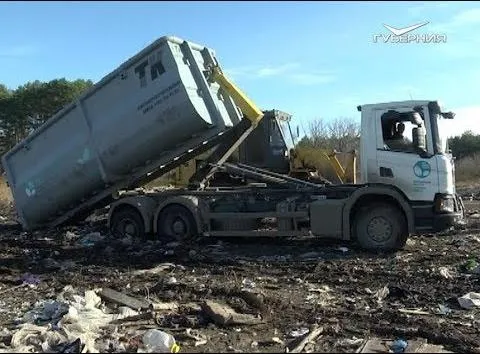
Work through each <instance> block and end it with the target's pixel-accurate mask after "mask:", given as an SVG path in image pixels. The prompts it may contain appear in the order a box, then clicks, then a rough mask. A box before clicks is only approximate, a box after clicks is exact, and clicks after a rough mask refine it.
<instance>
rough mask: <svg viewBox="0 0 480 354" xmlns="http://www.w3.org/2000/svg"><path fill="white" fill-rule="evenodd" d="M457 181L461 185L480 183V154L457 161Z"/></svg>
mask: <svg viewBox="0 0 480 354" xmlns="http://www.w3.org/2000/svg"><path fill="white" fill-rule="evenodd" d="M455 180H456V181H457V182H458V183H459V184H463V183H475V182H479V181H480V153H476V154H475V155H473V156H468V157H464V158H463V159H461V160H457V161H455Z"/></svg>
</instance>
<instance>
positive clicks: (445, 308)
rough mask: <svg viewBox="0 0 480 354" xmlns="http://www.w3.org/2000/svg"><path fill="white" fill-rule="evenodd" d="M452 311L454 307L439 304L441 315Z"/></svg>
mask: <svg viewBox="0 0 480 354" xmlns="http://www.w3.org/2000/svg"><path fill="white" fill-rule="evenodd" d="M451 312H452V309H451V308H449V307H448V306H445V305H441V304H440V305H438V314H440V315H449V314H450V313H451Z"/></svg>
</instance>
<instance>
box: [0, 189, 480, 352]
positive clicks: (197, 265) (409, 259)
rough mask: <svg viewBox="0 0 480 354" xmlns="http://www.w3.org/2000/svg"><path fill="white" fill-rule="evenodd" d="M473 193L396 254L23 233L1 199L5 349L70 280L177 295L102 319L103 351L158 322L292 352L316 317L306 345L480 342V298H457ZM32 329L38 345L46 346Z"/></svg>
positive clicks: (292, 243)
mask: <svg viewBox="0 0 480 354" xmlns="http://www.w3.org/2000/svg"><path fill="white" fill-rule="evenodd" d="M477 192H478V190H477V191H475V190H470V189H469V190H465V191H464V192H463V194H464V196H465V197H467V201H466V202H467V207H468V208H469V215H470V217H469V222H468V225H467V227H466V228H465V229H463V230H450V231H448V232H444V233H443V234H440V235H421V236H415V237H412V238H411V239H409V240H408V243H407V246H406V247H405V249H404V250H402V251H400V252H397V253H396V254H390V255H372V254H367V253H363V252H360V251H358V250H355V247H354V245H352V244H348V243H332V242H327V241H319V240H312V239H280V240H278V239H277V240H274V239H255V240H244V239H241V240H240V239H238V240H228V239H227V240H225V239H222V240H219V239H202V240H197V241H195V242H192V243H191V244H188V245H186V244H175V243H170V244H167V245H164V244H161V243H160V242H154V241H148V242H146V243H145V242H143V243H141V242H136V241H132V240H111V239H109V238H108V237H107V231H106V229H105V224H104V222H103V221H102V220H96V221H95V222H88V223H86V224H84V225H80V226H78V227H70V228H65V229H62V230H59V231H58V232H50V233H45V232H42V233H40V232H36V233H31V234H27V233H24V232H22V231H21V230H19V229H18V227H16V226H15V225H14V224H13V223H12V222H11V218H12V214H11V212H10V211H9V210H8V209H5V210H3V211H2V220H3V225H2V227H1V229H0V352H1V351H2V350H3V351H5V352H8V351H16V350H19V349H18V347H16V348H15V343H14V342H15V340H12V338H15V333H16V331H18V328H19V327H18V325H19V324H20V323H21V322H22V320H21V319H22V317H23V316H24V315H25V314H26V313H27V312H28V311H29V310H31V309H33V308H34V307H36V306H38V304H39V302H41V301H44V300H47V299H58V295H59V294H60V293H62V291H64V289H65V287H66V286H69V285H71V286H72V287H73V288H74V289H75V290H76V291H78V292H79V293H82V292H84V291H86V290H94V289H100V288H110V289H113V290H116V291H119V292H122V293H124V294H127V295H129V296H131V297H134V298H136V299H139V300H145V299H148V300H149V301H150V302H155V303H170V304H171V303H175V304H176V305H178V307H176V308H172V309H166V310H157V311H155V312H152V311H150V310H148V311H143V312H142V313H143V316H137V317H131V318H126V319H124V320H123V321H120V320H119V321H117V322H115V324H112V323H110V324H108V325H106V326H103V327H102V328H100V329H97V339H96V342H95V343H96V350H99V351H100V352H119V351H129V352H135V351H137V349H138V348H140V349H139V352H140V351H142V349H141V348H142V344H141V340H140V339H139V338H142V335H143V334H144V333H145V331H146V330H147V329H150V328H158V329H161V330H163V331H165V332H167V333H170V334H172V335H173V336H174V338H175V339H176V341H177V343H178V344H179V346H180V352H285V351H287V350H288V351H292V349H293V348H294V347H295V346H297V345H298V344H299V342H300V341H301V340H302V338H303V337H304V336H305V335H306V334H307V333H308V332H309V331H310V332H311V331H313V330H314V328H321V331H319V332H321V333H320V334H319V335H318V336H317V337H316V339H315V338H314V339H312V340H311V342H310V343H307V345H306V346H304V348H303V350H304V351H307V352H312V351H316V352H355V351H357V350H359V349H361V346H362V345H364V344H365V341H366V340H367V339H369V338H376V337H379V338H385V339H390V340H395V339H398V338H402V339H404V340H406V341H407V342H409V341H412V340H413V339H416V338H424V339H426V340H428V342H429V343H433V344H439V345H443V347H444V348H445V350H449V351H454V352H465V351H469V352H472V351H477V352H478V351H480V336H479V328H480V327H479V320H480V316H479V312H480V311H479V310H480V307H472V308H471V309H468V310H467V309H464V308H462V307H461V306H460V305H459V302H458V300H457V299H458V298H459V297H461V296H463V295H465V294H467V293H470V292H480V281H479V279H480V275H479V274H478V273H477V272H476V270H475V261H478V262H480V259H479V258H480V233H479V231H480V219H478V222H477V216H479V215H476V212H478V209H480V202H479V201H478V200H477V199H479V198H478V196H479V195H480V193H477ZM470 197H471V198H470ZM468 199H472V201H468ZM96 232H97V234H95V233H96ZM92 233H94V234H93V236H92ZM98 233H99V234H98ZM86 235H88V236H89V237H88V238H89V239H90V241H91V242H88V239H87V238H85V236H86ZM99 235H100V236H99ZM466 263H468V264H469V266H467V267H465V264H466ZM478 269H480V268H478ZM478 269H477V270H478ZM479 273H480V272H479ZM26 275H27V277H26ZM28 277H30V278H28ZM32 277H33V278H32ZM25 279H27V280H25ZM28 279H30V280H28ZM31 279H35V281H32V280H31ZM26 284H30V285H26ZM205 301H215V302H217V303H219V304H223V305H229V306H230V307H231V308H233V309H234V310H235V311H236V313H241V314H243V316H244V317H245V318H248V319H249V321H247V322H250V323H248V324H236V323H226V324H223V325H222V324H219V322H218V321H215V318H214V317H213V316H212V315H211V314H209V313H208V312H206V310H205V308H204V306H205ZM102 304H104V305H105V307H104V310H105V311H107V312H108V311H110V312H111V313H117V312H118V311H119V310H120V308H119V306H118V305H115V304H114V303H112V302H111V301H108V300H105V299H104V298H102ZM24 321H25V320H23V322H24ZM240 322H242V321H240ZM37 324H38V323H37ZM45 325H48V324H44V326H45ZM12 336H13V337H12ZM31 337H32V336H30V339H29V340H28V343H29V344H30V345H31V346H32V348H40V346H41V344H39V343H35V341H34V340H33V339H32V338H31ZM71 338H73V337H71ZM17 344H18V343H17ZM2 347H3V349H2ZM51 347H53V346H51ZM57 348H60V347H57ZM44 349H45V347H44ZM31 350H35V351H41V349H31ZM77 350H78V348H77ZM143 350H144V352H145V349H143ZM57 351H59V352H61V351H62V350H61V349H58V350H57ZM293 351H294V352H295V350H293ZM63 352H68V351H67V350H66V349H63ZM70 352H75V350H73V351H72V350H71V349H70Z"/></svg>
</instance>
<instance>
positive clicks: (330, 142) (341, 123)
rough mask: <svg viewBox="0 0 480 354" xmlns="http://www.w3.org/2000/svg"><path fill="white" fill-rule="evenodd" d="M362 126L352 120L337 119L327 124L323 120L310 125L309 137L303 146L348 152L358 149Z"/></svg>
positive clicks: (320, 119) (317, 120) (303, 142)
mask: <svg viewBox="0 0 480 354" xmlns="http://www.w3.org/2000/svg"><path fill="white" fill-rule="evenodd" d="M359 142H360V125H359V124H358V122H356V121H355V120H353V119H351V118H337V119H334V120H332V121H329V122H325V121H324V120H323V119H322V118H319V119H316V120H314V121H312V122H310V124H309V131H308V133H307V137H306V138H305V139H303V141H302V143H301V145H303V146H310V147H314V148H318V149H335V150H337V151H342V152H348V151H351V150H353V149H358V145H359Z"/></svg>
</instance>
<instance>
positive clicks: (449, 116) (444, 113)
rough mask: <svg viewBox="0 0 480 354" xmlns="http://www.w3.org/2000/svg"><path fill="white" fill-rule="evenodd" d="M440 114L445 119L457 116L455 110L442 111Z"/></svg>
mask: <svg viewBox="0 0 480 354" xmlns="http://www.w3.org/2000/svg"><path fill="white" fill-rule="evenodd" d="M440 115H441V116H442V117H443V118H445V119H453V118H455V113H453V112H442V113H440Z"/></svg>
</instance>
